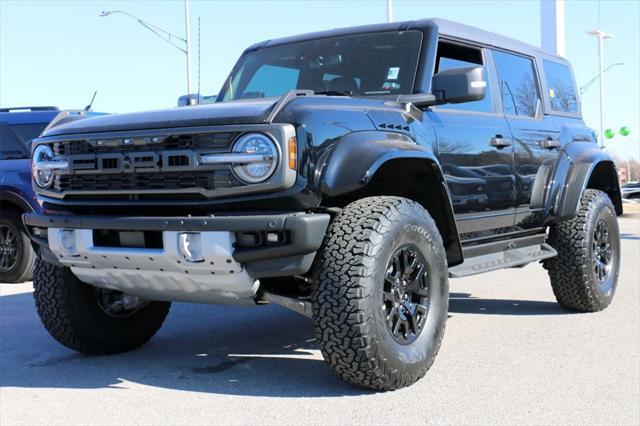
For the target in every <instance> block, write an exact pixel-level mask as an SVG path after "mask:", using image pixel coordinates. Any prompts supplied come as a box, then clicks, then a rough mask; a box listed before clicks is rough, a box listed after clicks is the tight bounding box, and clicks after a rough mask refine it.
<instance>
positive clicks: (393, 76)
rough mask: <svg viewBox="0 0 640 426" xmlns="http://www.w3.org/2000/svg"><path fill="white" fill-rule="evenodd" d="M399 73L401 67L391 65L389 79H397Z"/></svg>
mask: <svg viewBox="0 0 640 426" xmlns="http://www.w3.org/2000/svg"><path fill="white" fill-rule="evenodd" d="M398 74H400V67H389V72H388V73H387V80H397V79H398Z"/></svg>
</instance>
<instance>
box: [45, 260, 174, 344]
mask: <svg viewBox="0 0 640 426" xmlns="http://www.w3.org/2000/svg"><path fill="white" fill-rule="evenodd" d="M33 287H34V293H33V297H34V298H35V302H36V307H37V310H38V315H39V316H40V319H41V320H42V324H43V325H44V327H45V328H46V329H47V331H48V332H49V334H51V336H52V337H53V338H54V339H56V340H57V341H58V342H60V343H61V344H63V345H64V346H66V347H68V348H70V349H73V350H75V351H78V352H82V353H85V354H87V355H104V354H114V353H120V352H126V351H130V350H132V349H135V348H137V347H139V346H141V345H143V344H144V343H146V342H147V341H148V340H149V339H151V337H153V335H154V334H156V332H157V331H158V330H159V329H160V326H161V325H162V323H163V322H164V319H165V318H166V316H167V314H168V313H169V307H170V306H171V303H169V302H146V303H145V302H143V301H139V303H136V302H137V301H136V300H133V299H132V298H131V296H128V298H126V297H127V296H126V295H124V296H125V298H123V297H122V296H123V295H122V293H119V292H115V291H110V290H103V289H98V288H96V287H93V286H91V285H89V284H85V283H83V282H82V281H80V280H79V279H78V278H77V277H76V276H75V275H73V273H72V272H71V270H70V269H69V268H63V267H58V266H55V265H52V264H50V263H46V262H43V261H42V260H41V259H40V258H38V259H37V260H36V268H35V272H34V277H33Z"/></svg>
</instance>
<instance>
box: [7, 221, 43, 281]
mask: <svg viewBox="0 0 640 426" xmlns="http://www.w3.org/2000/svg"><path fill="white" fill-rule="evenodd" d="M21 214H22V213H21V212H20V211H18V210H2V211H0V282H2V283H23V282H25V281H30V280H31V277H32V275H33V268H34V266H35V258H36V255H35V252H34V251H33V247H32V246H31V241H29V237H28V236H27V233H26V231H25V229H24V225H22V220H21Z"/></svg>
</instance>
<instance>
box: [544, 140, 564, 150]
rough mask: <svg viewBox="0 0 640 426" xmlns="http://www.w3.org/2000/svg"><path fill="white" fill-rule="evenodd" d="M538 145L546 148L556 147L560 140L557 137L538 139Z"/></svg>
mask: <svg viewBox="0 0 640 426" xmlns="http://www.w3.org/2000/svg"><path fill="white" fill-rule="evenodd" d="M540 146H541V147H543V148H547V149H553V148H558V147H559V146H560V141H559V140H558V139H551V138H548V139H545V140H543V141H540Z"/></svg>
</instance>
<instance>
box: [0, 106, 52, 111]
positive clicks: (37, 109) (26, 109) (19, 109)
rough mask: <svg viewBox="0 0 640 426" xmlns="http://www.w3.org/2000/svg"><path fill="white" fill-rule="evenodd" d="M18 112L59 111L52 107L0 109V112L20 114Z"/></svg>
mask: <svg viewBox="0 0 640 426" xmlns="http://www.w3.org/2000/svg"><path fill="white" fill-rule="evenodd" d="M20 111H60V109H59V108H58V107H54V106H24V107H12V108H0V112H20Z"/></svg>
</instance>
